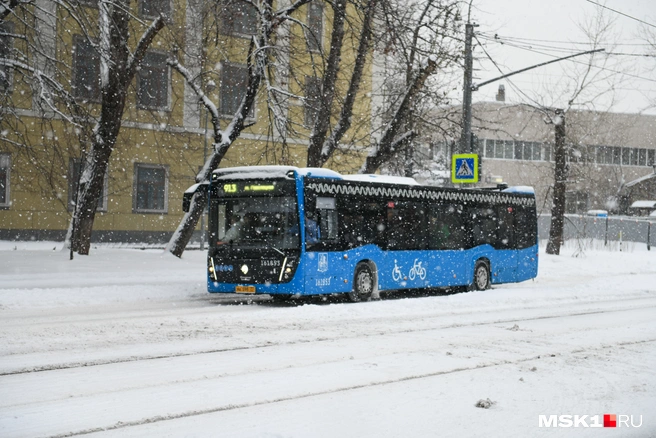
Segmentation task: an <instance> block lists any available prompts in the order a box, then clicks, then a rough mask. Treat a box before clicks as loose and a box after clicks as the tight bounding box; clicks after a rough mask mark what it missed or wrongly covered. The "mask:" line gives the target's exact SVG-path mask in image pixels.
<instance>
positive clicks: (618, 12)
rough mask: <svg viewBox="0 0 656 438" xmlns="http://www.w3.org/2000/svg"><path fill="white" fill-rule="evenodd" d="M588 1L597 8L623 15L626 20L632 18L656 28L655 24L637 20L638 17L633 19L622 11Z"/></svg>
mask: <svg viewBox="0 0 656 438" xmlns="http://www.w3.org/2000/svg"><path fill="white" fill-rule="evenodd" d="M586 1H587V2H588V3H592V4H593V5H597V6H599V7H600V8H604V9H608V10H609V11H613V12H615V13H616V14H620V15H623V16H625V17H626V18H630V19H631V20H635V21H638V22H640V23H642V24H646V25H647V26H651V27H654V28H656V25H654V24H651V23H647V22H646V21H643V20H641V19H639V18H636V17H632V16H631V15H629V14H625V13H624V12H620V11H618V10H617V9H613V8H609V7H608V6H605V5H602V4H600V3H597V2H594V1H592V0H586Z"/></svg>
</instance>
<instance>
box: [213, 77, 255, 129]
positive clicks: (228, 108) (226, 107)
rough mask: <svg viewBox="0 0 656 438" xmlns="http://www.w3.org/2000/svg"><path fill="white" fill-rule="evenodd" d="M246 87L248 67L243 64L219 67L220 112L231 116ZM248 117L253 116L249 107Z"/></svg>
mask: <svg viewBox="0 0 656 438" xmlns="http://www.w3.org/2000/svg"><path fill="white" fill-rule="evenodd" d="M247 89H248V68H247V67H246V66H243V65H235V64H223V67H222V69H221V96H220V99H221V114H222V115H224V116H229V117H232V116H233V115H234V114H235V113H236V112H237V110H238V109H239V106H240V105H241V101H242V100H243V99H244V96H245V95H246V90H247ZM248 116H249V117H254V111H253V108H251V111H250V113H249V114H248Z"/></svg>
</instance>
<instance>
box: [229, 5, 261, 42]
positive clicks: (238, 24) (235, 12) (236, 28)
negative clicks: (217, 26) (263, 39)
mask: <svg viewBox="0 0 656 438" xmlns="http://www.w3.org/2000/svg"><path fill="white" fill-rule="evenodd" d="M257 17H258V13H257V9H255V7H254V6H253V4H252V3H250V2H247V1H244V0H224V1H223V2H222V4H221V31H222V33H224V34H225V35H235V34H237V35H244V36H250V35H255V34H256V33H257Z"/></svg>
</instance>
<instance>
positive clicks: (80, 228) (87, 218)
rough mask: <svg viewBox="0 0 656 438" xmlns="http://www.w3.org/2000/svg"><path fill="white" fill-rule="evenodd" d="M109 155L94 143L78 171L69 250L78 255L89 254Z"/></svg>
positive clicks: (109, 152) (104, 149)
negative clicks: (80, 175)
mask: <svg viewBox="0 0 656 438" xmlns="http://www.w3.org/2000/svg"><path fill="white" fill-rule="evenodd" d="M110 155H111V149H109V148H103V147H101V146H99V145H97V144H95V143H94V144H93V145H92V147H91V150H90V151H89V153H88V155H87V157H86V159H85V162H84V163H83V166H84V168H83V169H80V171H81V173H82V177H81V178H80V183H79V187H78V191H77V202H76V204H75V211H74V216H73V236H72V238H71V248H72V250H73V251H74V252H77V253H78V254H82V255H88V254H89V249H90V247H91V232H92V230H93V222H94V219H95V217H96V208H97V207H98V202H99V201H100V197H101V195H102V188H103V183H104V180H105V172H106V171H107V164H108V162H109V156H110Z"/></svg>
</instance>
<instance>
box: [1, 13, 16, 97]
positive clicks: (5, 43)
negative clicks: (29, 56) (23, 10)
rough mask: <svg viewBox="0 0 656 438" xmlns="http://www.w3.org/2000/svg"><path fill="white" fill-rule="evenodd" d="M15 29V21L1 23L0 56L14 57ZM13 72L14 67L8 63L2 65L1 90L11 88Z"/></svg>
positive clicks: (5, 57)
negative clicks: (13, 34)
mask: <svg viewBox="0 0 656 438" xmlns="http://www.w3.org/2000/svg"><path fill="white" fill-rule="evenodd" d="M13 30H14V26H13V23H10V22H4V23H0V58H4V59H11V58H12V51H13V45H14V39H13V38H12V36H11V34H12V32H13ZM11 72H12V69H11V67H9V66H8V65H0V90H8V89H10V88H11V79H12V78H11Z"/></svg>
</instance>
